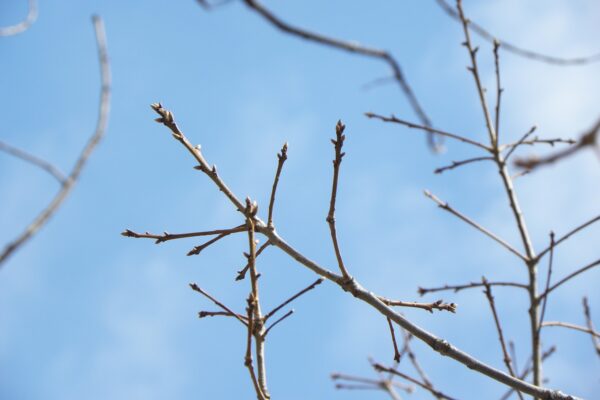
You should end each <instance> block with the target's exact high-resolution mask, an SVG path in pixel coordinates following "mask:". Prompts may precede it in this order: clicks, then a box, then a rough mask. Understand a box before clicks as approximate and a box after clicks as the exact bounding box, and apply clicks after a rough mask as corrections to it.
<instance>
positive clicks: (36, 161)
mask: <svg viewBox="0 0 600 400" xmlns="http://www.w3.org/2000/svg"><path fill="white" fill-rule="evenodd" d="M0 151H3V152H5V153H7V154H10V155H11V156H15V157H17V158H20V159H21V160H23V161H26V162H28V163H30V164H33V165H35V166H36V167H39V168H41V169H42V170H44V171H46V172H47V173H49V174H50V175H52V177H53V178H54V179H56V180H57V181H58V183H60V184H61V185H64V184H65V182H66V180H67V178H66V177H65V175H64V174H63V173H62V172H61V171H60V170H59V169H58V168H57V167H56V166H54V165H53V164H51V163H49V162H48V161H46V160H43V159H41V158H39V157H36V156H34V155H33V154H29V153H28V152H26V151H24V150H21V149H19V148H17V147H14V146H11V145H9V144H8V143H5V142H3V141H1V140H0Z"/></svg>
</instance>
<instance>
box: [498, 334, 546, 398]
mask: <svg viewBox="0 0 600 400" xmlns="http://www.w3.org/2000/svg"><path fill="white" fill-rule="evenodd" d="M555 351H556V347H555V346H552V347H550V348H549V349H548V350H546V351H545V352H543V353H542V357H541V358H542V361H545V360H546V359H547V358H548V357H550V356H551V355H552V354H554V352H555ZM531 371H532V367H531V358H529V360H527V364H526V365H525V368H524V369H523V372H521V375H519V379H525V378H527V376H529V374H531ZM514 391H515V390H514V389H510V390H508V391H507V392H506V393H504V395H503V396H502V397H501V398H500V400H506V399H508V398H509V397H510V395H511V394H512V393H513V392H514Z"/></svg>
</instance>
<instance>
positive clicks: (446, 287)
mask: <svg viewBox="0 0 600 400" xmlns="http://www.w3.org/2000/svg"><path fill="white" fill-rule="evenodd" d="M488 285H490V286H509V287H517V288H520V289H526V290H527V285H524V284H522V283H516V282H488ZM482 286H484V285H483V283H481V282H470V283H466V284H464V285H444V286H440V287H435V288H422V287H419V289H418V292H419V295H421V296H423V295H425V294H427V293H433V292H442V291H445V290H453V291H454V292H455V293H456V292H460V291H461V290H465V289H473V288H478V287H482Z"/></svg>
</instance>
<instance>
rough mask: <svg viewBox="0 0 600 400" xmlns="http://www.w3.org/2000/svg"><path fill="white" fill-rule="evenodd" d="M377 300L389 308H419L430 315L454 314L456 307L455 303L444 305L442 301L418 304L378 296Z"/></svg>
mask: <svg viewBox="0 0 600 400" xmlns="http://www.w3.org/2000/svg"><path fill="white" fill-rule="evenodd" d="M379 300H381V301H383V303H384V304H386V305H388V306H390V307H411V308H421V309H423V310H427V311H429V312H430V313H433V310H439V311H450V312H451V313H455V312H456V307H457V305H456V304H455V303H444V302H443V300H437V301H434V302H433V303H418V302H414V301H401V300H390V299H386V298H385V297H381V296H379Z"/></svg>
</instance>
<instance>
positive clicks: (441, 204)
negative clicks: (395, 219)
mask: <svg viewBox="0 0 600 400" xmlns="http://www.w3.org/2000/svg"><path fill="white" fill-rule="evenodd" d="M424 193H425V196H427V197H428V198H430V199H431V200H433V201H434V202H435V203H436V204H437V205H438V206H439V207H440V208H441V209H443V210H446V211H448V212H449V213H450V214H452V215H454V216H456V217H458V218H459V219H461V220H463V221H464V222H466V223H467V224H469V225H471V226H472V227H473V228H475V229H477V230H478V231H480V232H481V233H483V234H484V235H486V236H487V237H489V238H491V239H493V240H495V241H496V242H497V243H499V244H501V245H502V247H504V248H505V249H507V250H508V251H510V252H511V253H513V254H514V255H516V256H517V257H519V258H520V259H521V260H526V258H525V256H524V255H523V254H521V252H519V251H518V250H517V249H515V248H514V247H513V246H512V245H510V244H509V243H508V242H506V241H505V240H504V239H501V238H500V237H498V236H496V235H495V234H494V233H492V232H490V231H489V230H487V229H486V228H484V227H483V226H481V225H479V224H478V223H477V222H475V221H473V220H472V219H470V218H469V217H467V216H466V215H464V214H462V213H460V212H458V211H456V210H455V209H454V208H452V207H451V206H450V204H448V203H447V202H445V201H442V200H440V199H439V198H438V197H437V196H435V195H434V194H432V193H431V192H429V191H428V190H426V191H425V192H424Z"/></svg>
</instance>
